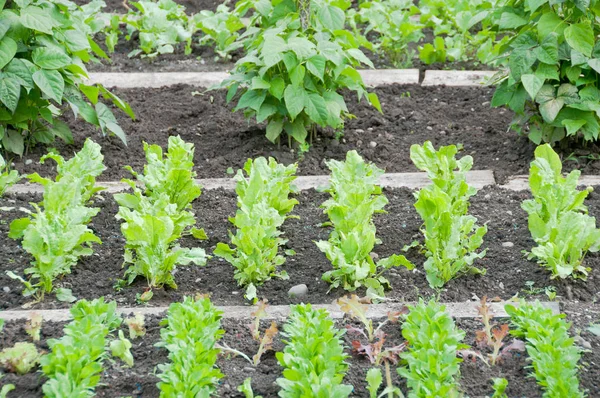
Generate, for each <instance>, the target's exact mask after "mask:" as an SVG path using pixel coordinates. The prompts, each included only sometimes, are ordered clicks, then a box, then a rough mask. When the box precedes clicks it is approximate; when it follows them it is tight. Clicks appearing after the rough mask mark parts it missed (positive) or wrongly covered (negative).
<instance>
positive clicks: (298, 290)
mask: <svg viewBox="0 0 600 398" xmlns="http://www.w3.org/2000/svg"><path fill="white" fill-rule="evenodd" d="M307 293H308V286H306V285H305V284H304V283H302V284H301V285H296V286H292V288H291V289H290V290H288V296H290V297H303V296H306V294H307Z"/></svg>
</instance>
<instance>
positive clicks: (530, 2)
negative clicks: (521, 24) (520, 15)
mask: <svg viewBox="0 0 600 398" xmlns="http://www.w3.org/2000/svg"><path fill="white" fill-rule="evenodd" d="M547 2H548V0H527V6H528V7H529V11H530V12H532V13H533V12H535V10H537V9H538V8H540V6H542V5H544V4H546V3H547Z"/></svg>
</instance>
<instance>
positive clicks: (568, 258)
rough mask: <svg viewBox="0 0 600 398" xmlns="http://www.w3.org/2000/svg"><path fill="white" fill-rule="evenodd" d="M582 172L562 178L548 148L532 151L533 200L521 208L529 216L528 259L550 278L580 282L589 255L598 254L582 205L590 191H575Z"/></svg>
mask: <svg viewBox="0 0 600 398" xmlns="http://www.w3.org/2000/svg"><path fill="white" fill-rule="evenodd" d="M580 174H581V172H580V171H579V170H573V171H571V172H570V173H569V174H568V175H567V177H563V176H562V163H561V161H560V158H559V156H558V155H557V154H556V152H554V150H553V149H552V148H551V147H550V145H549V144H545V145H541V146H539V147H537V148H536V150H535V160H534V161H533V162H532V163H531V167H530V169H529V187H530V188H531V193H532V195H533V199H529V200H525V201H524V202H523V203H522V205H521V207H522V208H523V210H525V211H526V212H527V213H528V215H529V218H528V224H529V231H530V232H531V236H532V238H533V239H534V240H535V243H536V244H537V247H534V248H533V249H532V250H531V253H530V254H529V259H533V258H536V259H537V261H538V262H539V263H540V264H541V265H542V266H544V267H545V268H547V269H548V270H549V271H550V272H552V278H562V279H564V278H568V277H573V278H582V279H585V278H586V277H587V275H588V272H589V271H590V268H589V267H585V266H584V265H583V261H584V259H585V254H586V253H587V252H588V251H591V252H597V251H598V250H600V229H598V228H596V219H595V218H594V217H591V216H589V215H588V214H587V213H588V210H587V206H585V205H584V204H583V203H584V201H585V198H586V197H587V196H588V194H589V193H590V192H591V191H592V188H588V189H585V190H583V191H579V190H577V185H578V179H579V176H580Z"/></svg>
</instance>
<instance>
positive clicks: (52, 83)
mask: <svg viewBox="0 0 600 398" xmlns="http://www.w3.org/2000/svg"><path fill="white" fill-rule="evenodd" d="M33 81H34V82H35V84H36V85H37V86H38V87H39V88H40V90H42V93H44V94H45V95H46V96H48V97H49V98H51V99H53V100H54V101H56V102H58V103H59V104H60V103H62V96H63V92H64V90H65V81H64V79H63V77H62V75H61V74H60V72H58V71H55V70H45V69H40V70H38V71H37V72H35V73H34V74H33Z"/></svg>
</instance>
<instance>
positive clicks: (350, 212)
mask: <svg viewBox="0 0 600 398" xmlns="http://www.w3.org/2000/svg"><path fill="white" fill-rule="evenodd" d="M327 167H329V169H330V170H331V179H330V186H329V188H328V189H327V191H328V192H329V193H330V194H331V198H330V199H329V200H327V201H325V202H324V203H323V204H322V205H321V207H323V208H324V209H325V210H324V213H326V214H327V215H328V216H329V221H330V222H329V224H330V225H332V226H333V227H334V229H333V231H332V232H331V234H330V235H329V240H327V241H318V242H317V246H318V247H319V249H320V250H321V251H322V252H323V253H325V255H326V256H327V258H328V259H329V261H331V264H332V265H333V270H331V271H327V272H326V273H325V274H324V275H323V280H325V281H327V282H329V283H330V284H331V287H330V289H334V288H337V287H342V288H344V289H345V290H349V291H354V290H356V289H357V288H359V287H361V286H365V287H367V289H368V294H369V295H370V296H372V297H375V298H377V297H383V296H384V289H385V288H389V287H390V284H389V281H388V280H387V279H386V278H385V277H384V276H383V275H382V274H383V272H384V271H386V270H387V269H389V268H391V267H397V266H404V267H407V268H408V269H412V264H411V263H410V262H409V261H408V260H406V258H405V257H404V256H400V255H393V256H391V257H387V258H384V259H381V260H379V261H378V262H377V263H376V262H375V261H374V260H373V258H372V257H371V252H372V251H373V248H374V247H375V245H376V244H379V243H381V241H380V240H379V239H377V238H376V236H375V234H376V228H375V224H374V223H373V215H374V214H375V213H383V212H384V211H383V208H384V206H385V205H386V204H387V202H388V201H387V199H386V197H385V195H383V193H382V191H381V187H379V186H378V185H377V179H378V178H379V177H380V176H381V175H382V174H383V170H381V169H379V168H378V167H377V166H375V165H373V164H369V163H365V161H364V160H363V159H362V158H361V157H360V155H359V154H358V153H357V152H356V151H349V152H348V153H347V154H346V160H345V161H343V162H341V161H337V160H329V161H328V162H327Z"/></svg>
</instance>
